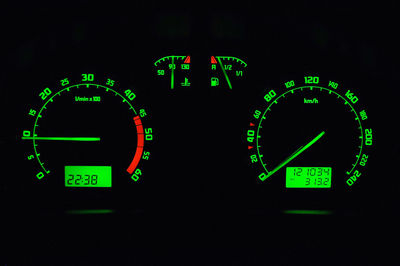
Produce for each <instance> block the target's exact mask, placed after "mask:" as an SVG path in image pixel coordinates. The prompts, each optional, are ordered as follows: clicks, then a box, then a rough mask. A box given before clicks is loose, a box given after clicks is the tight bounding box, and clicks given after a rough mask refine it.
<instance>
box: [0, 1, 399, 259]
mask: <svg viewBox="0 0 400 266" xmlns="http://www.w3.org/2000/svg"><path fill="white" fill-rule="evenodd" d="M398 8H399V6H398V4H395V2H394V1H393V2H384V1H381V2H374V3H372V2H371V3H366V2H351V3H348V2H345V1H302V2H294V3H292V2H279V3H277V2H273V3H270V2H266V3H262V2H256V1H246V2H238V3H213V2H201V3H192V2H181V3H170V2H168V3H167V2H165V3H163V4H158V3H155V2H154V3H153V2H132V3H124V4H123V3H119V2H107V3H106V2H94V1H80V2H73V1H72V2H71V1H69V2H41V3H37V2H18V3H12V4H11V3H5V4H2V7H1V11H2V16H1V18H0V22H1V25H2V26H1V34H2V35H1V36H2V39H1V40H2V42H1V46H2V48H3V49H2V53H1V64H2V68H1V69H2V71H1V80H0V86H1V100H2V101H1V103H2V104H1V109H0V110H1V111H2V125H3V126H2V127H1V129H2V130H1V133H0V134H1V143H0V144H1V146H2V151H3V155H5V156H4V157H5V158H4V159H3V160H2V174H1V185H2V187H1V207H2V215H1V217H2V221H5V225H4V226H3V227H2V229H1V230H2V232H1V235H2V238H1V241H2V242H3V246H4V247H5V248H4V249H2V250H1V253H0V256H1V257H0V262H1V263H3V264H5V265H312V264H315V265H389V264H396V261H395V260H394V258H395V257H396V251H397V246H398V245H397V242H396V241H397V239H398V238H397V237H398V226H397V224H398V214H397V211H398V203H399V200H398V193H399V190H398V185H399V181H398V177H399V174H398V172H397V164H398V162H399V144H398V141H397V136H398V133H397V131H396V128H397V124H398V114H399V112H398V110H397V97H398V96H399V92H398V85H397V81H396V78H395V73H397V72H396V71H397V62H398V52H397V47H398V41H397V38H396V35H397V34H398V29H397V10H398ZM172 54H175V55H178V54H179V55H188V54H190V55H191V58H192V87H190V88H188V89H187V88H177V89H176V90H174V91H171V90H169V89H168V84H163V83H160V82H159V81H158V80H157V79H156V75H155V73H154V69H153V62H154V61H155V60H157V59H158V58H160V57H163V56H166V55H172ZM211 55H232V56H236V57H238V58H242V59H243V60H244V61H246V62H247V63H248V69H247V72H246V80H245V82H243V84H241V86H240V87H239V86H238V87H237V88H236V87H235V84H233V86H234V90H232V91H229V90H227V89H222V88H220V89H216V88H211V87H210V86H209V58H210V56H211ZM79 73H95V74H96V75H104V76H105V75H111V76H112V77H114V78H115V80H118V81H120V82H121V83H123V84H125V85H126V86H133V87H135V89H136V91H137V92H138V99H139V97H140V99H141V103H142V104H143V105H145V106H146V108H147V109H148V110H151V112H152V124H153V125H154V126H153V127H154V129H155V130H156V132H157V133H156V134H155V137H156V142H155V143H154V150H152V161H151V164H152V165H153V167H152V170H151V174H148V176H146V181H144V182H143V184H141V186H139V187H135V188H134V189H133V191H135V193H134V195H130V196H127V199H128V200H129V203H126V202H125V203H124V205H123V207H121V206H115V205H114V206H111V207H113V208H115V211H114V212H113V213H112V214H107V215H106V214H104V215H100V214H99V215H68V214H66V213H65V212H64V210H65V206H64V202H62V201H60V202H57V201H55V200H54V199H53V198H50V199H49V201H52V200H53V205H56V206H58V207H56V208H51V209H47V208H45V207H44V206H41V205H39V206H38V205H37V204H36V203H37V197H39V195H37V193H36V192H35V191H33V189H32V187H30V186H29V183H30V182H31V181H29V180H31V178H32V176H30V175H29V176H28V175H27V174H26V173H27V172H29V169H23V168H24V167H22V166H23V165H24V164H23V162H22V161H23V160H24V156H23V155H22V154H23V153H24V150H22V145H21V143H20V142H19V140H18V139H19V137H20V134H21V132H22V130H23V129H24V127H25V125H23V124H22V123H23V117H24V116H25V115H26V110H27V107H28V106H29V104H30V103H31V102H32V101H33V99H36V98H35V97H37V94H38V92H39V91H40V90H41V88H43V87H44V86H47V85H48V84H49V83H52V82H55V81H57V80H60V79H62V78H64V77H66V76H69V75H76V74H79ZM302 75H319V76H320V77H325V78H327V79H330V78H331V79H335V80H337V81H340V83H342V84H345V86H346V87H349V88H354V89H355V90H356V91H357V93H358V94H359V95H360V99H362V101H363V103H364V105H365V106H368V114H369V119H370V121H372V122H371V124H372V125H373V126H372V128H373V129H374V152H373V154H371V159H370V161H369V165H368V167H369V168H368V176H366V177H364V178H363V179H362V181H361V182H360V184H357V187H356V188H355V189H354V191H353V192H354V193H350V194H349V195H345V198H342V199H341V200H340V201H338V202H340V204H339V203H338V204H337V206H335V204H336V203H335V202H331V201H329V206H332V205H333V208H334V209H335V210H336V212H334V214H333V215H328V216H302V215H283V214H282V213H281V211H282V210H283V209H282V207H283V206H282V205H283V204H282V201H285V195H284V194H282V193H279V192H276V191H275V192H273V191H270V190H268V188H267V187H266V186H260V185H257V184H256V182H255V181H254V175H253V174H251V173H250V171H249V170H248V158H247V151H246V148H247V147H246V143H245V142H244V141H243V139H244V134H245V129H246V126H247V124H248V117H249V116H250V114H251V110H252V108H253V103H254V102H255V100H256V99H258V98H260V97H262V95H263V92H265V89H266V88H273V87H277V86H279V85H280V84H281V82H283V81H287V80H290V79H293V78H294V77H301V76H302ZM40 196H41V197H43V196H44V197H46V195H40ZM305 197H308V196H305ZM143 199H145V200H143ZM291 200H292V201H296V199H291ZM315 201H317V202H318V200H314V201H308V200H302V199H299V202H301V206H298V207H300V208H304V209H308V208H313V207H315V206H316V207H318V208H321V207H322V208H323V207H324V206H323V205H324V203H325V202H324V201H322V203H323V204H321V203H315ZM311 202H312V204H311ZM54 203H56V204H54ZM344 203H345V204H344ZM307 204H310V205H307ZM321 205H322V206H321ZM344 205H345V206H344ZM96 207H97V208H102V207H103V206H96ZM393 241H394V242H393Z"/></svg>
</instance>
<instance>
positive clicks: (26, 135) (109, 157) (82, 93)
mask: <svg viewBox="0 0 400 266" xmlns="http://www.w3.org/2000/svg"><path fill="white" fill-rule="evenodd" d="M37 96H38V101H39V102H40V103H39V104H37V105H36V106H34V107H30V108H28V109H27V112H26V116H27V119H28V121H29V124H28V125H25V128H24V129H23V130H22V132H21V133H22V136H21V138H22V140H23V141H24V142H25V144H26V154H25V157H26V159H27V160H28V161H30V162H31V167H32V169H34V172H33V176H32V178H34V179H36V180H37V182H41V183H48V184H52V186H55V187H64V188H65V189H71V188H85V189H90V188H92V189H93V188H111V187H122V186H125V185H126V184H128V183H135V182H138V181H140V180H141V179H142V178H143V175H144V173H145V171H144V170H143V162H145V161H147V160H149V158H150V145H149V144H150V143H151V141H152V139H153V128H152V127H150V126H149V124H148V121H147V120H148V118H149V113H148V111H147V109H144V108H142V107H139V106H140V105H139V104H138V102H137V97H136V92H135V91H134V90H133V89H132V88H121V87H120V84H118V82H117V81H115V80H114V79H112V78H110V77H101V76H97V75H96V76H95V75H94V74H89V73H88V74H81V75H80V76H79V77H78V78H75V77H65V78H63V79H61V80H60V82H59V84H58V85H57V86H54V87H47V88H44V89H42V90H41V91H39V92H38V93H37Z"/></svg>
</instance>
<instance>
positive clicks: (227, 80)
mask: <svg viewBox="0 0 400 266" xmlns="http://www.w3.org/2000/svg"><path fill="white" fill-rule="evenodd" d="M217 60H218V63H219V65H220V66H221V69H222V72H223V73H224V76H225V79H226V82H228V86H229V89H232V84H231V81H230V80H229V78H228V74H226V71H225V68H224V65H223V64H222V62H221V58H219V57H217Z"/></svg>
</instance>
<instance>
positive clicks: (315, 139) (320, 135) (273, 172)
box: [266, 131, 325, 178]
mask: <svg viewBox="0 0 400 266" xmlns="http://www.w3.org/2000/svg"><path fill="white" fill-rule="evenodd" d="M324 134H325V131H322V132H321V133H319V135H318V136H316V137H315V138H314V139H313V140H311V141H310V142H309V143H307V144H306V145H305V146H301V147H300V148H298V149H297V151H295V152H294V153H293V154H292V155H290V156H289V157H288V158H286V159H285V160H284V161H283V162H282V163H281V164H279V165H278V166H277V167H276V168H275V169H274V170H272V171H270V172H268V175H267V177H266V178H268V177H270V176H271V175H273V174H275V173H276V172H277V171H278V170H279V169H281V168H282V167H284V166H285V165H287V164H288V163H290V162H291V161H292V160H293V159H294V158H296V157H297V156H299V155H300V154H301V153H302V152H303V151H305V150H307V149H308V148H310V147H311V145H313V144H314V143H315V142H317V141H318V140H319V139H320V138H321V137H322V136H323V135H324Z"/></svg>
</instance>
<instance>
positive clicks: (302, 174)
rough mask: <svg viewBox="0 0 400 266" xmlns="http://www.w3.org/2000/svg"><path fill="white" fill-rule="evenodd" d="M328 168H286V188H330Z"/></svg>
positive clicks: (330, 171)
mask: <svg viewBox="0 0 400 266" xmlns="http://www.w3.org/2000/svg"><path fill="white" fill-rule="evenodd" d="M331 178H332V169H331V168H330V167H287V168H286V187H287V188H330V187H331Z"/></svg>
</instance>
